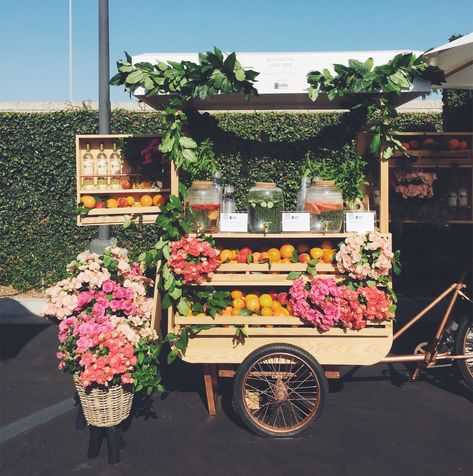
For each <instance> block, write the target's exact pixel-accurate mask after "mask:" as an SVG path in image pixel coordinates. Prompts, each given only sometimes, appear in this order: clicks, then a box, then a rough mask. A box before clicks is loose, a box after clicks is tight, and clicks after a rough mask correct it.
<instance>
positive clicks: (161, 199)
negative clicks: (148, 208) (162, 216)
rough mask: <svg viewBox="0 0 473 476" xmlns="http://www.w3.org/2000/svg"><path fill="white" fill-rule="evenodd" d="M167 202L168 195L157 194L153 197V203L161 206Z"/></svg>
mask: <svg viewBox="0 0 473 476" xmlns="http://www.w3.org/2000/svg"><path fill="white" fill-rule="evenodd" d="M165 203H166V195H160V194H158V195H155V196H154V197H153V205H155V206H157V207H160V206H161V205H164V204H165Z"/></svg>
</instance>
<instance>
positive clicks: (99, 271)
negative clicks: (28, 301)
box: [43, 247, 152, 320]
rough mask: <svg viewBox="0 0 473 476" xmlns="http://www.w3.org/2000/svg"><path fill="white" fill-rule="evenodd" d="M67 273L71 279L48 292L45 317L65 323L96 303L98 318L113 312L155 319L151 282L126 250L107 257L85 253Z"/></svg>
mask: <svg viewBox="0 0 473 476" xmlns="http://www.w3.org/2000/svg"><path fill="white" fill-rule="evenodd" d="M67 270H68V272H69V274H70V276H69V277H68V278H67V279H64V280H62V281H59V282H58V283H57V284H56V285H54V286H52V287H50V288H49V289H47V290H46V296H47V303H46V306H45V308H44V309H43V315H45V316H52V317H55V318H56V319H58V320H63V319H66V318H67V317H69V316H73V315H76V314H77V313H78V312H81V311H82V310H83V309H84V308H85V307H86V306H88V305H89V303H91V302H92V301H93V308H92V311H93V312H94V315H95V314H97V313H98V314H100V315H103V314H104V313H105V312H109V311H110V310H111V312H112V313H116V312H118V311H121V313H122V314H125V315H131V314H133V315H137V316H139V317H142V318H147V319H149V318H150V317H151V307H152V300H151V299H150V298H147V297H146V287H147V286H149V285H150V284H151V281H150V280H149V279H148V278H146V277H145V276H143V271H142V269H141V268H140V265H139V264H138V263H130V262H129V259H128V256H127V251H126V250H124V249H122V248H117V247H115V248H110V249H108V250H105V252H104V255H103V256H99V255H97V254H94V253H82V254H80V255H79V256H78V257H77V260H75V261H73V262H72V263H70V264H69V265H68V266H67ZM112 274H113V276H112ZM108 297H110V298H111V299H110V300H109V299H108Z"/></svg>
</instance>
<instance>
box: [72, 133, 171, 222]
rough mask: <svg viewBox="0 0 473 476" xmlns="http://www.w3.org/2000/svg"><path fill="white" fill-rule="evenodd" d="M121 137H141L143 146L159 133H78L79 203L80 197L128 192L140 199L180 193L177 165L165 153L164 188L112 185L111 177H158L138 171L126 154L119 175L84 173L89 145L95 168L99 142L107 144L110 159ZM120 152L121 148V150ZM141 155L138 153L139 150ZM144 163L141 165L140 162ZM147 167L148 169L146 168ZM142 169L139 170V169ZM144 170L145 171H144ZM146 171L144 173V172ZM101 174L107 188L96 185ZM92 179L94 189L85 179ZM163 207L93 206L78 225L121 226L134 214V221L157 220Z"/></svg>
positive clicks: (77, 177) (77, 195) (106, 151)
mask: <svg viewBox="0 0 473 476" xmlns="http://www.w3.org/2000/svg"><path fill="white" fill-rule="evenodd" d="M122 139H130V140H135V139H136V140H142V141H145V142H144V144H143V145H146V141H147V140H149V141H151V140H153V139H159V138H158V137H157V136H150V135H131V134H101V135H77V136H76V171H77V173H76V190H77V192H76V200H77V203H79V202H80V200H81V196H84V195H92V196H98V197H100V198H102V199H104V200H106V199H108V198H112V197H113V198H117V197H118V196H123V197H126V196H128V195H132V196H135V197H137V198H139V195H144V194H149V195H151V196H153V195H160V194H165V195H168V194H174V195H177V194H178V186H179V184H178V176H177V173H176V170H175V167H174V165H173V164H172V163H170V162H167V161H166V160H165V159H164V158H163V156H162V155H159V157H160V160H161V161H162V162H161V165H159V168H160V167H162V174H161V172H160V175H159V177H157V178H158V179H159V181H162V182H163V186H162V187H146V188H129V189H124V188H119V189H117V188H111V187H110V180H111V178H112V177H120V178H121V177H123V178H124V177H130V179H131V178H132V177H137V176H139V177H142V179H143V180H144V181H147V180H148V181H150V182H151V181H152V180H154V179H155V178H156V175H154V176H153V177H148V176H146V175H143V174H141V173H140V174H138V173H136V170H134V169H133V168H132V166H131V165H130V163H128V162H127V161H126V157H122V163H123V165H122V171H121V173H120V174H110V173H109V174H107V175H101V176H99V175H97V174H95V173H94V174H90V175H89V174H84V173H82V172H83V167H82V159H83V156H84V154H85V152H86V144H89V145H90V148H91V153H92V156H93V158H94V164H95V165H94V170H96V166H97V162H96V161H97V154H98V152H99V150H100V148H99V145H100V144H101V143H102V144H103V145H104V153H105V155H106V156H107V157H108V158H110V154H111V153H112V152H113V145H114V143H117V141H119V140H122ZM118 152H120V151H118ZM137 154H138V153H137ZM141 166H142V165H141ZM145 170H146V169H145ZM139 171H140V170H139ZM141 172H143V170H141ZM143 173H145V172H143ZM99 177H106V178H107V183H108V187H107V188H106V189H99V188H98V185H97V180H98V178H99ZM86 178H90V179H92V180H93V181H94V188H89V187H87V186H86V187H84V186H83V183H84V179H86ZM159 211H160V208H159V207H156V206H152V207H124V208H94V209H92V210H90V211H89V213H88V214H82V215H78V216H77V224H78V225H79V226H96V225H121V224H123V223H124V222H125V221H126V220H128V218H129V217H130V216H131V220H132V221H133V222H134V223H137V224H138V223H144V224H149V223H154V222H155V221H156V218H157V216H158V214H159Z"/></svg>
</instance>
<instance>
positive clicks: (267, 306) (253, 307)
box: [221, 289, 293, 317]
mask: <svg viewBox="0 0 473 476" xmlns="http://www.w3.org/2000/svg"><path fill="white" fill-rule="evenodd" d="M231 296H232V300H233V301H232V305H231V306H228V307H227V308H225V309H224V310H223V312H222V314H221V315H222V316H268V317H269V316H292V312H293V308H292V303H291V302H290V301H289V298H288V294H287V292H280V293H276V292H275V291H270V292H267V293H261V292H260V291H252V292H251V293H248V294H245V293H244V292H243V291H240V290H239V289H234V290H233V291H232V292H231Z"/></svg>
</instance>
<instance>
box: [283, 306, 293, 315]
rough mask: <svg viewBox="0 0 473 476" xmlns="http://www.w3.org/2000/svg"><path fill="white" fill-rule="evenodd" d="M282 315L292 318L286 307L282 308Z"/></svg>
mask: <svg viewBox="0 0 473 476" xmlns="http://www.w3.org/2000/svg"><path fill="white" fill-rule="evenodd" d="M281 313H282V315H283V316H290V315H291V313H290V312H289V311H288V310H287V309H286V308H285V307H282V308H281Z"/></svg>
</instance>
